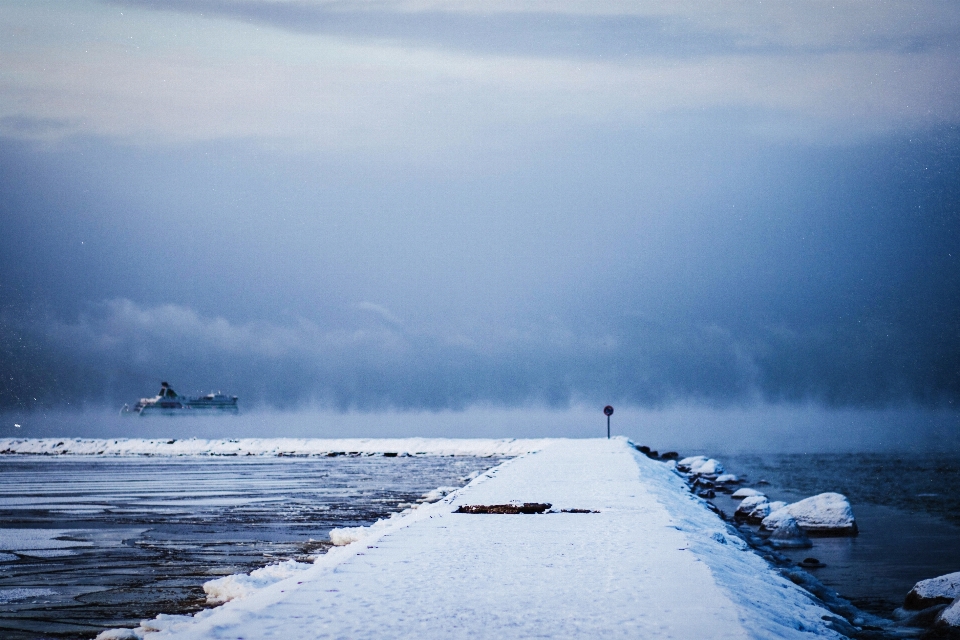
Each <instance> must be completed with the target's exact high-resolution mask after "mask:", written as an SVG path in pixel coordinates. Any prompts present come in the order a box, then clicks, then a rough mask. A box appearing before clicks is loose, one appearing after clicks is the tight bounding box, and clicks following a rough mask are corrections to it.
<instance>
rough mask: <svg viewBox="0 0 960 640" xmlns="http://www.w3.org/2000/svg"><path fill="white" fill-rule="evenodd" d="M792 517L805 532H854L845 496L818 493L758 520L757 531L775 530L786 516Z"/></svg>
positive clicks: (852, 533)
mask: <svg viewBox="0 0 960 640" xmlns="http://www.w3.org/2000/svg"><path fill="white" fill-rule="evenodd" d="M788 517H790V518H793V519H794V520H796V521H797V524H798V525H800V527H801V528H802V529H803V530H804V531H806V532H807V533H808V534H812V535H821V536H855V535H857V521H856V519H854V517H853V509H851V508H850V503H849V502H848V501H847V498H846V496H843V495H841V494H839V493H821V494H819V495H816V496H812V497H810V498H806V499H804V500H801V501H799V502H794V503H793V504H788V505H787V506H785V507H783V508H782V509H777V510H776V511H774V512H772V513H770V515H768V516H767V517H766V518H764V519H763V521H762V522H761V523H760V530H761V531H775V530H776V529H777V527H779V526H781V525H782V523H783V521H784V520H785V519H786V518H788Z"/></svg>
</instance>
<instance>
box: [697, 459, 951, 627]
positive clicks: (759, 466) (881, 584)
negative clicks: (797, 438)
mask: <svg viewBox="0 0 960 640" xmlns="http://www.w3.org/2000/svg"><path fill="white" fill-rule="evenodd" d="M717 458H718V459H719V460H721V461H722V462H723V463H724V466H725V467H726V468H727V470H728V472H732V473H735V474H737V475H739V476H741V478H744V479H745V480H746V482H744V483H743V484H742V486H751V487H753V488H756V489H758V490H760V491H763V492H764V493H766V494H767V496H769V497H770V499H771V500H785V501H787V502H794V501H796V500H800V499H802V498H806V497H808V496H811V495H815V494H817V493H823V492H825V491H835V492H837V493H842V494H844V495H846V496H847V498H848V499H849V500H850V503H851V505H852V506H853V512H854V516H855V517H856V519H857V524H858V526H859V528H860V534H859V535H858V536H856V537H849V538H813V544H814V546H813V548H812V549H801V550H796V551H788V552H785V555H787V556H789V557H791V558H793V559H794V560H802V559H804V558H806V557H810V556H812V557H816V558H817V559H819V560H821V561H822V562H824V563H826V565H827V566H826V567H824V568H821V569H812V570H811V572H812V573H814V575H816V576H817V577H818V578H819V579H820V580H821V581H822V582H823V583H824V584H826V585H828V586H830V587H832V588H834V589H836V590H837V591H838V592H839V593H840V594H841V595H842V596H844V597H845V598H847V599H848V600H850V601H851V602H853V604H855V605H857V606H858V607H859V608H861V609H863V610H865V611H869V612H870V613H874V614H877V615H881V616H885V617H889V616H890V615H891V614H892V612H893V610H894V609H895V608H896V607H898V606H900V605H902V604H903V599H904V597H905V596H906V595H907V593H908V592H909V591H910V589H911V588H912V587H913V585H914V584H915V583H916V582H917V581H919V580H924V579H926V578H933V577H936V576H939V575H943V574H945V573H951V572H954V571H960V455H944V454H937V455H911V456H905V455H884V454H856V455H852V454H844V455H838V454H830V455H825V454H809V455H803V454H798V455H763V456H758V455H727V456H722V457H721V456H717ZM764 481H766V482H768V483H769V484H763V482H764ZM714 502H715V503H716V504H717V506H719V507H720V508H721V509H723V510H724V511H726V512H727V513H728V514H732V513H733V511H734V510H735V509H736V505H737V504H738V502H737V501H734V500H731V499H729V498H727V497H725V496H722V495H720V494H718V496H717V498H716V499H715V500H714Z"/></svg>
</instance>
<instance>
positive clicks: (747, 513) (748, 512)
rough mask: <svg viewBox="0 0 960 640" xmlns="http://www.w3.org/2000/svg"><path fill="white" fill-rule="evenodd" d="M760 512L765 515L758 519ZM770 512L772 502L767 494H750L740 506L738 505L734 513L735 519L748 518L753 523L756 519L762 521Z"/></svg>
mask: <svg viewBox="0 0 960 640" xmlns="http://www.w3.org/2000/svg"><path fill="white" fill-rule="evenodd" d="M760 513H763V515H762V516H760V517H759V519H758V518H757V516H758V515H759V514H760ZM769 513H770V502H769V501H768V500H767V497H766V496H750V497H748V498H744V499H743V501H742V502H741V503H740V506H739V507H737V510H736V511H735V512H734V513H733V519H734V520H738V521H743V520H746V521H747V522H751V523H752V522H754V521H756V522H760V521H761V520H763V519H764V518H765V517H766V516H767V514H769Z"/></svg>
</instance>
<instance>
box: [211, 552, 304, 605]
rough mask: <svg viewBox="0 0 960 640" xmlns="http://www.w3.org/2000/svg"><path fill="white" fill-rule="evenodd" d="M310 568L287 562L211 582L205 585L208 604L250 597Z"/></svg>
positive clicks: (300, 563) (299, 563) (294, 562)
mask: <svg viewBox="0 0 960 640" xmlns="http://www.w3.org/2000/svg"><path fill="white" fill-rule="evenodd" d="M309 568H310V565H309V564H306V563H303V562H296V561H295V560H287V561H286V562H281V563H279V564H272V565H269V566H266V567H263V568H262V569H257V570H256V571H251V572H250V573H249V574H243V573H241V574H236V575H232V576H225V577H223V578H218V579H216V580H211V581H210V582H207V583H205V584H204V585H203V591H204V593H206V594H207V602H209V603H211V604H222V603H224V602H229V601H230V600H234V599H236V598H242V597H244V596H248V595H250V594H252V593H254V592H256V591H258V590H260V589H263V588H264V587H267V586H270V585H271V584H273V583H275V582H280V581H281V580H286V579H287V578H289V577H291V576H295V575H297V574H299V573H301V572H303V571H306V570H307V569H309Z"/></svg>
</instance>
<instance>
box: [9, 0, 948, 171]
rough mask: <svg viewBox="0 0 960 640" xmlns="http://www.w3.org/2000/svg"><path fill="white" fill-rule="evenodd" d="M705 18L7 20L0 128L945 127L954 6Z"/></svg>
mask: <svg viewBox="0 0 960 640" xmlns="http://www.w3.org/2000/svg"><path fill="white" fill-rule="evenodd" d="M91 6H92V7H93V8H90V7H91ZM710 6H711V5H695V6H692V7H684V8H677V7H674V6H671V5H670V4H652V5H649V6H648V5H646V4H644V7H645V8H643V9H641V10H634V9H630V10H624V9H623V8H622V4H620V3H618V4H603V5H600V6H599V8H593V9H591V8H589V7H588V6H587V5H583V4H578V5H574V6H573V8H572V9H571V8H570V7H568V6H565V5H564V4H562V3H561V4H552V3H542V4H539V5H536V6H535V9H531V10H524V11H520V10H516V9H515V8H510V6H509V5H499V6H496V5H494V6H492V7H488V6H485V5H482V4H462V5H449V6H447V7H446V8H445V9H443V10H438V9H436V8H435V7H432V6H427V5H424V6H420V5H417V4H411V3H400V4H392V3H367V4H354V3H349V4H346V3H339V2H336V3H327V2H323V3H314V2H303V1H292V2H286V1H269V2H263V1H244V0H230V1H227V0H205V1H191V2H172V1H166V0H150V1H143V2H132V1H129V0H128V1H126V2H119V3H107V4H99V5H96V4H95V5H76V6H64V7H61V8H59V9H58V10H57V11H51V10H49V8H47V7H46V5H44V7H40V8H38V7H34V6H24V7H21V6H17V7H5V8H0V25H5V26H0V41H2V40H6V41H8V42H11V43H15V45H13V44H8V45H7V46H6V48H4V49H0V52H2V54H3V55H2V56H0V60H2V62H0V70H2V72H3V73H2V74H0V92H2V93H3V94H4V95H5V96H7V97H8V99H7V100H5V101H4V104H3V105H0V118H8V119H13V120H10V122H17V121H23V119H24V118H35V119H36V121H37V122H40V121H43V122H64V123H69V124H68V126H64V127H62V128H60V130H59V131H58V132H56V133H57V135H59V136H61V137H67V136H70V135H76V134H93V135H101V136H108V137H115V138H119V139H122V140H126V141H133V142H136V143H139V144H152V145H157V144H161V145H162V144H169V143H176V142H179V143H189V142H194V141H197V140H212V139H249V138H254V139H258V140H261V141H263V142H264V144H268V143H273V144H278V143H279V144H283V145H285V146H287V147H288V148H305V149H309V150H321V151H332V152H336V153H339V154H343V153H348V152H350V153H367V152H376V153H384V152H391V153H398V154H401V155H404V156H406V155H412V156H414V157H430V156H431V154H437V153H454V154H460V153H462V152H463V150H464V149H483V148H486V147H494V148H496V147H506V148H526V147H529V146H530V145H536V144H538V141H539V140H542V139H549V138H550V137H552V136H556V135H557V134H558V132H577V131H584V130H587V131H589V130H597V129H605V130H611V131H618V130H634V131H635V130H650V129H655V128H658V127H659V128H661V129H667V130H668V129H670V128H673V127H676V126H683V125H682V124H680V125H678V124H677V120H678V119H679V120H680V121H683V122H689V121H690V118H691V117H692V116H695V117H696V118H703V117H704V116H705V115H707V116H709V117H708V118H707V121H708V122H707V126H716V125H718V124H719V125H723V124H725V123H728V122H731V121H735V120H741V121H743V122H744V123H746V125H747V126H746V127H745V129H746V130H747V131H752V132H753V133H754V134H756V135H762V136H765V137H768V136H770V135H771V132H775V133H774V135H776V136H779V137H787V138H794V139H796V138H800V139H814V140H816V141H824V140H827V141H835V140H837V139H843V138H851V137H854V138H855V137H857V136H861V137H862V136H872V135H876V134H878V133H884V132H889V131H891V130H898V129H904V128H908V129H909V128H923V127H928V126H936V125H938V124H941V123H944V122H957V121H958V120H960V106H958V105H960V80H958V74H957V73H956V68H957V67H958V50H960V29H958V28H957V27H956V25H957V24H960V19H957V17H956V16H955V15H954V13H955V12H956V9H955V8H952V5H947V4H927V3H923V4H918V5H912V6H914V9H913V10H912V11H911V12H910V13H909V14H906V15H905V14H904V12H903V11H901V10H899V9H897V10H895V9H891V8H890V7H887V6H886V5H884V6H883V7H882V8H878V9H876V10H867V9H865V8H864V6H863V5H860V4H856V5H852V4H851V5H849V6H846V5H841V6H840V7H839V9H837V8H834V9H828V8H827V7H826V5H822V4H812V5H802V6H799V7H794V8H788V9H784V8H781V9H779V10H777V11H767V10H766V9H764V10H763V11H759V10H757V11H754V10H752V9H747V8H745V6H746V5H744V6H737V7H733V8H730V7H724V9H723V10H722V11H718V10H717V9H716V7H714V8H712V9H711V8H710ZM618 7H619V8H618ZM68 24H71V25H77V28H76V29H72V30H70V29H66V28H65V27H64V25H68ZM264 25H268V26H270V27H279V28H263V27H264ZM3 29H5V31H4V30H3ZM24 34H26V35H24ZM172 34H176V37H173V35H172ZM0 46H2V45H0ZM698 126H699V125H698ZM8 130H9V132H10V133H12V134H14V135H17V136H21V137H37V136H39V134H38V133H37V132H36V131H35V130H34V129H33V128H30V127H26V128H24V127H20V128H16V127H14V128H10V129H8ZM44 135H46V136H48V137H49V136H50V135H53V132H51V131H45V132H44Z"/></svg>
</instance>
